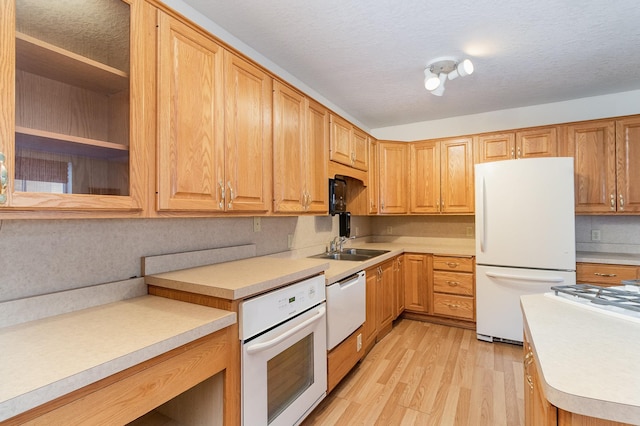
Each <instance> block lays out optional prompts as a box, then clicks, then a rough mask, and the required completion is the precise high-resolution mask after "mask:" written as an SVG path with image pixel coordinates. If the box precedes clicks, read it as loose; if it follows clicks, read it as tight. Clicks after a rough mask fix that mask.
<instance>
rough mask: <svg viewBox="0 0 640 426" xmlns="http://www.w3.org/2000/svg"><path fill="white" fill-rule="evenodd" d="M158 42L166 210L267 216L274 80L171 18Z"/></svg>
mask: <svg viewBox="0 0 640 426" xmlns="http://www.w3.org/2000/svg"><path fill="white" fill-rule="evenodd" d="M158 37H159V52H158V54H159V59H158V64H159V68H158V81H159V84H158V89H159V91H158V127H159V132H158V148H157V154H158V155H157V156H158V167H157V170H158V210H160V211H162V210H178V211H194V210H195V211H198V210H200V211H207V212H227V211H239V212H257V213H258V212H262V213H264V212H267V211H268V210H269V207H270V205H271V175H272V168H271V167H272V163H271V149H272V148H271V84H272V83H271V77H270V76H268V75H267V74H266V73H264V72H263V71H261V70H260V69H259V68H257V67H255V66H253V65H251V64H250V63H248V62H246V61H244V60H243V59H241V58H239V57H237V56H235V55H233V54H231V53H230V52H227V51H225V50H224V49H223V48H222V47H221V46H220V45H219V44H218V43H216V42H215V41H214V40H213V39H212V38H211V37H209V36H208V35H206V34H203V33H201V32H199V31H198V30H196V29H194V28H192V27H191V26H189V25H187V24H185V23H183V22H182V21H179V20H178V19H176V18H173V17H172V16H169V15H168V14H165V13H159V17H158ZM225 113H226V114H225Z"/></svg>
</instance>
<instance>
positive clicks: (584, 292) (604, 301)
mask: <svg viewBox="0 0 640 426" xmlns="http://www.w3.org/2000/svg"><path fill="white" fill-rule="evenodd" d="M551 290H553V291H555V294H556V296H558V295H560V294H559V293H562V294H564V295H569V296H573V297H576V298H579V299H586V300H588V301H590V302H591V303H593V304H596V305H604V306H615V307H617V308H622V309H627V310H630V311H635V312H640V293H637V292H633V291H627V290H620V289H618V288H612V287H600V286H596V285H591V284H575V285H562V286H553V287H551Z"/></svg>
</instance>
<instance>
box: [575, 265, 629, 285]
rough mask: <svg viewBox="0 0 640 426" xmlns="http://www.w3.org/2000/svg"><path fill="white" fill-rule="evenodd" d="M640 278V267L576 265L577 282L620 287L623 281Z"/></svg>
mask: <svg viewBox="0 0 640 426" xmlns="http://www.w3.org/2000/svg"><path fill="white" fill-rule="evenodd" d="M638 278H640V267H637V266H631V265H612V264H604V263H583V262H578V263H576V282H577V283H578V284H596V285H603V286H616V285H620V282H621V281H622V280H635V279H638Z"/></svg>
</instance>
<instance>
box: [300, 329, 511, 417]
mask: <svg viewBox="0 0 640 426" xmlns="http://www.w3.org/2000/svg"><path fill="white" fill-rule="evenodd" d="M522 369H523V366H522V347H521V346H517V345H510V344H505V343H487V342H482V341H478V340H477V339H476V335H475V332H474V331H472V330H463V329H460V328H455V327H448V326H443V325H437V324H430V323H424V322H419V321H411V320H406V319H402V320H400V321H399V323H398V324H397V325H395V326H394V328H393V331H391V333H389V334H388V335H387V336H386V337H385V338H384V339H382V341H380V342H378V344H377V345H376V346H375V347H374V348H373V349H372V350H371V352H370V353H369V354H368V355H367V356H366V357H365V358H364V359H363V360H362V361H361V362H360V364H359V365H357V366H356V367H355V368H354V369H353V370H352V371H351V372H350V373H349V374H348V375H347V377H345V379H344V380H343V381H342V382H341V383H340V384H339V385H338V386H337V387H336V388H335V389H334V390H333V392H331V393H330V394H329V395H328V396H327V397H326V398H325V400H324V401H323V402H321V403H320V405H319V406H318V407H317V408H316V409H315V410H314V411H313V412H312V413H311V414H310V415H309V417H307V419H306V420H305V421H304V422H303V424H302V425H303V426H311V425H385V426H386V425H473V426H476V425H491V426H497V425H523V424H524V402H523V401H524V400H523V397H524V395H523V393H524V384H523V370H522Z"/></svg>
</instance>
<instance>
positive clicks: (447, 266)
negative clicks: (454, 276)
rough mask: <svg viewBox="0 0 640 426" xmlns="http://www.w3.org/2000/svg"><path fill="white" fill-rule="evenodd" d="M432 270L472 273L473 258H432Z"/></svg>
mask: <svg viewBox="0 0 640 426" xmlns="http://www.w3.org/2000/svg"><path fill="white" fill-rule="evenodd" d="M433 269H439V270H442V271H454V272H473V257H471V256H470V257H457V256H434V258H433Z"/></svg>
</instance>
